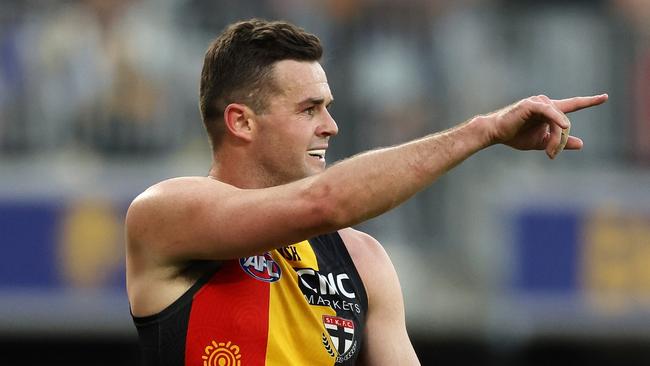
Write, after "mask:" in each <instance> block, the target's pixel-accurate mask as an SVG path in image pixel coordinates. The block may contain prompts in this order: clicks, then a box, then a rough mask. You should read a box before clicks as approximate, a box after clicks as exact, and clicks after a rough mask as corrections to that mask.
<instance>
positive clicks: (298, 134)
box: [254, 60, 338, 184]
mask: <svg viewBox="0 0 650 366" xmlns="http://www.w3.org/2000/svg"><path fill="white" fill-rule="evenodd" d="M273 76H274V80H275V84H276V86H277V88H278V89H279V90H281V92H280V93H278V94H274V95H271V96H269V97H268V101H267V108H266V110H265V111H264V112H263V113H260V114H258V115H257V116H256V120H257V124H256V125H257V126H258V127H257V131H256V135H255V139H254V151H255V154H256V159H257V161H258V162H260V164H261V168H262V171H263V172H264V174H266V175H267V179H269V180H270V182H269V183H270V184H283V183H288V182H292V181H295V180H298V179H301V178H304V177H307V176H310V175H313V174H316V173H318V172H321V171H322V170H323V169H325V151H326V150H327V148H328V141H329V138H330V137H331V136H334V135H336V134H337V132H338V127H337V125H336V122H335V121H334V119H332V116H331V115H330V114H329V111H328V109H327V108H328V107H329V105H330V104H331V102H332V100H333V98H332V93H331V92H330V88H329V85H328V84H327V77H326V76H325V71H324V70H323V68H322V67H321V65H320V64H319V63H318V62H301V61H293V60H283V61H279V62H277V63H276V64H275V67H274V70H273Z"/></svg>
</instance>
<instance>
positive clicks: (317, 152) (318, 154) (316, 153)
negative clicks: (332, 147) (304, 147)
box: [307, 149, 325, 160]
mask: <svg viewBox="0 0 650 366" xmlns="http://www.w3.org/2000/svg"><path fill="white" fill-rule="evenodd" d="M307 154H309V156H313V157H315V158H318V159H319V160H325V149H314V150H308V151H307Z"/></svg>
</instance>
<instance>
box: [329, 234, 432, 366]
mask: <svg viewBox="0 0 650 366" xmlns="http://www.w3.org/2000/svg"><path fill="white" fill-rule="evenodd" d="M340 234H341V237H342V238H343V240H344V242H345V243H346V247H347V248H348V251H349V252H350V256H351V257H352V259H353V260H354V264H355V267H356V268H357V271H358V272H359V275H360V276H361V278H362V280H363V284H364V286H365V288H366V292H367V295H368V314H367V316H366V327H365V330H364V335H365V343H364V347H363V349H362V353H361V358H360V364H361V365H373V366H382V365H391V366H393V365H419V364H420V363H419V361H418V358H417V355H416V354H415V350H414V349H413V346H412V345H411V340H410V339H409V336H408V334H407V332H406V322H405V315H404V301H403V296H402V289H401V287H400V284H399V280H398V278H397V273H396V272H395V268H394V267H393V263H391V261H390V258H389V257H388V255H387V254H386V251H384V248H382V246H381V245H380V244H379V242H377V241H376V240H375V239H374V238H372V237H371V236H370V235H367V234H365V233H362V232H360V231H357V230H353V229H345V230H341V231H340Z"/></svg>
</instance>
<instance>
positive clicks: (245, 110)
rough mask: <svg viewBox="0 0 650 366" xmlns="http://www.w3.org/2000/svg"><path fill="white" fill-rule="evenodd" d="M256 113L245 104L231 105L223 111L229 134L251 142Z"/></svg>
mask: <svg viewBox="0 0 650 366" xmlns="http://www.w3.org/2000/svg"><path fill="white" fill-rule="evenodd" d="M254 116H255V112H253V110H252V109H250V108H249V107H248V106H246V105H245V104H239V103H231V104H228V105H227V106H226V109H225V110H224V111H223V119H224V122H225V124H226V128H227V129H228V132H229V133H230V134H231V135H233V136H235V137H237V138H240V139H242V140H244V141H247V142H250V141H251V138H252V134H253V121H252V119H253V117H254Z"/></svg>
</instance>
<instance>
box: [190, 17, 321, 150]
mask: <svg viewBox="0 0 650 366" xmlns="http://www.w3.org/2000/svg"><path fill="white" fill-rule="evenodd" d="M322 55H323V48H322V46H321V43H320V40H319V39H318V37H316V36H315V35H313V34H310V33H307V32H305V30H304V29H302V28H299V27H297V26H295V25H293V24H290V23H287V22H283V21H266V20H261V19H251V20H247V21H241V22H237V23H234V24H231V25H230V26H228V27H227V28H226V29H225V30H224V31H223V33H221V35H219V36H218V37H217V38H216V39H215V40H214V41H213V42H212V44H211V45H210V47H208V50H207V51H206V53H205V60H204V62H203V70H202V71H201V84H200V87H199V108H200V110H201V118H202V119H203V124H204V126H205V129H206V131H207V133H208V136H209V138H210V143H211V144H212V148H213V150H214V149H216V148H217V147H218V146H219V144H220V143H221V140H222V138H223V134H224V131H225V123H224V120H223V114H224V111H225V109H226V106H228V104H230V103H242V104H245V105H247V106H248V107H250V108H251V109H252V110H253V111H255V113H263V112H264V111H265V109H266V108H267V107H268V105H267V102H268V98H269V96H270V95H271V94H273V93H278V92H281V90H279V88H278V87H277V85H276V83H275V80H274V78H273V66H274V64H275V63H276V62H278V61H282V60H295V61H320V59H321V56H322Z"/></svg>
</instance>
